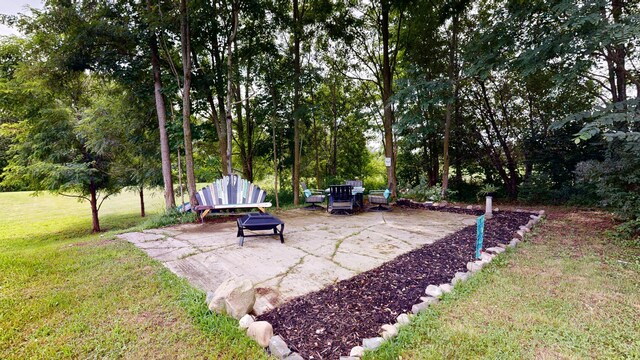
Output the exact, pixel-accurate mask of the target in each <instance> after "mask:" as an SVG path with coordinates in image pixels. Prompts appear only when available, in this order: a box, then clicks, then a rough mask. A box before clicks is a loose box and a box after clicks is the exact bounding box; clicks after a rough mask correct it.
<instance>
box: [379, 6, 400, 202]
mask: <svg viewBox="0 0 640 360" xmlns="http://www.w3.org/2000/svg"><path fill="white" fill-rule="evenodd" d="M389 11H390V5H389V0H382V22H381V26H382V29H381V30H382V82H383V89H382V103H383V105H384V119H383V127H384V140H385V141H384V156H385V157H386V158H389V159H391V164H390V166H388V167H387V184H388V185H387V186H388V187H389V188H390V189H391V192H392V195H393V196H397V189H396V188H397V184H396V156H395V151H394V139H393V123H394V122H395V118H394V114H393V109H392V108H391V95H392V94H393V89H392V83H393V72H392V71H391V63H390V62H389Z"/></svg>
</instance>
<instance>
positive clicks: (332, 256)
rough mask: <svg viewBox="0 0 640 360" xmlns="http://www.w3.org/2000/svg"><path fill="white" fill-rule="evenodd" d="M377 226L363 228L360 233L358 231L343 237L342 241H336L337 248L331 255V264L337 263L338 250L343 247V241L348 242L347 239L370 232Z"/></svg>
mask: <svg viewBox="0 0 640 360" xmlns="http://www.w3.org/2000/svg"><path fill="white" fill-rule="evenodd" d="M376 225H377V224H376ZM376 225H370V226H367V227H365V228H361V229H360V230H359V231H357V232H354V233H351V234H349V235H347V236H345V237H343V238H342V239H338V240H337V241H336V244H335V248H334V249H333V253H332V254H331V258H330V259H329V260H330V261H331V262H335V257H336V253H337V252H338V249H339V248H340V245H342V242H343V241H345V240H347V239H348V238H350V237H353V236H357V235H360V234H361V233H362V232H363V231H365V230H369V229H370V228H372V227H374V226H376Z"/></svg>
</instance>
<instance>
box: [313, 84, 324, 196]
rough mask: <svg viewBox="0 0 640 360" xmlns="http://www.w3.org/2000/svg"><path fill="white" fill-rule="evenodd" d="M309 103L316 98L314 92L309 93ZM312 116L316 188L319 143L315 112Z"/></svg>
mask: <svg viewBox="0 0 640 360" xmlns="http://www.w3.org/2000/svg"><path fill="white" fill-rule="evenodd" d="M311 103H313V104H315V103H316V99H315V96H314V93H313V92H312V93H311ZM311 117H312V118H313V147H314V153H315V165H316V188H317V189H320V188H321V187H322V186H321V185H320V144H318V124H317V122H316V114H315V112H313V113H312V114H311Z"/></svg>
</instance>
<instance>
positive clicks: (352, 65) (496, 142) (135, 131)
mask: <svg viewBox="0 0 640 360" xmlns="http://www.w3.org/2000/svg"><path fill="white" fill-rule="evenodd" d="M638 10H639V9H638V1H624V2H623V1H621V0H608V1H583V2H574V1H569V0H557V1H547V0H534V1H521V0H510V1H491V0H487V1H426V0H423V1H410V0H403V1H392V0H380V1H373V2H371V1H356V0H353V1H332V0H292V1H281V0H267V1H262V0H247V1H237V0H236V1H233V0H229V1H227V0H224V1H218V0H190V1H187V0H181V1H178V0H173V1H169V0H145V1H137V0H114V1H89V0H78V1H71V0H61V1H58V0H54V1H46V2H45V5H44V7H43V9H41V10H37V9H32V11H31V13H28V14H22V15H18V16H6V15H5V16H2V22H3V23H5V24H9V25H11V26H14V27H17V28H18V29H20V31H21V32H22V33H23V34H24V36H18V37H16V36H12V37H4V38H2V39H1V40H0V58H1V59H2V62H1V64H0V129H1V130H0V169H2V170H1V171H2V172H1V173H0V176H1V177H2V183H1V185H0V186H1V188H0V189H2V190H4V191H12V190H49V191H54V192H57V193H60V194H64V195H68V196H78V197H80V198H81V199H86V200H87V201H88V202H89V203H90V204H91V208H92V213H93V219H94V223H93V226H94V230H96V231H98V230H99V229H100V226H99V219H98V211H99V207H100V204H101V202H102V201H104V199H106V198H108V197H109V196H110V195H111V194H114V193H117V192H118V191H121V190H122V189H124V188H134V189H137V191H139V193H140V198H141V203H142V204H143V201H144V189H146V188H149V187H153V186H161V187H163V188H164V193H165V200H166V207H167V209H171V208H174V207H175V205H176V204H175V200H174V198H175V196H174V195H175V194H174V189H176V187H177V184H178V183H180V182H184V183H185V185H186V189H187V190H186V192H187V198H190V200H191V201H192V202H193V201H195V199H194V193H195V191H196V190H197V189H196V182H212V181H213V180H214V179H216V178H219V177H221V176H222V175H224V174H227V173H228V172H229V171H230V170H231V171H232V172H234V173H239V174H242V176H243V177H244V178H247V179H249V180H251V181H254V182H257V183H259V184H260V185H261V186H263V187H265V188H267V191H268V193H269V199H270V200H271V201H277V202H278V203H279V204H280V203H295V204H298V203H299V202H301V200H302V199H301V197H300V193H301V191H300V182H301V181H306V183H307V184H308V185H309V186H310V187H317V188H325V187H327V186H328V185H329V184H334V183H340V182H342V181H343V180H347V179H354V178H359V179H362V180H363V181H364V183H365V187H367V188H368V189H384V188H387V187H389V188H391V189H392V190H393V192H394V195H399V194H402V195H403V196H409V197H414V198H416V199H419V200H427V199H432V200H441V199H444V198H446V199H449V200H459V201H468V202H470V201H476V196H478V194H480V195H482V194H483V193H487V192H497V194H498V196H499V197H501V198H503V199H510V200H519V201H524V202H541V203H552V204H564V203H568V204H582V205H604V206H607V207H609V208H611V209H614V210H616V211H617V212H618V213H619V214H620V215H621V217H623V218H624V219H626V220H631V222H630V224H632V225H631V226H632V228H634V229H635V230H634V231H637V229H639V228H640V221H639V220H638V217H639V215H640V195H639V192H640V191H639V190H640V187H639V184H640V160H639V159H640V122H639V121H638V118H639V117H638V111H639V108H638V99H637V96H638V94H639V93H640V80H639V76H640V74H639V73H638V66H639V65H640V63H639V61H638V60H639V59H638V51H637V45H638V35H639V34H640V21H638V20H640V18H639V16H638V14H639V12H638ZM385 158H390V159H391V166H389V167H385ZM230 166H232V168H231V169H230ZM276 196H278V198H277V199H276ZM142 211H143V213H144V210H142Z"/></svg>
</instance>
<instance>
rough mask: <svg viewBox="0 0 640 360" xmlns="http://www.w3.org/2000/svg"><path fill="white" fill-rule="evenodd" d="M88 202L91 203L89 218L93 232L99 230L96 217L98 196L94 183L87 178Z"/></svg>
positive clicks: (98, 220) (98, 222) (98, 221)
mask: <svg viewBox="0 0 640 360" xmlns="http://www.w3.org/2000/svg"><path fill="white" fill-rule="evenodd" d="M89 195H90V198H89V203H90V204H91V220H92V223H93V232H94V233H95V232H100V231H101V230H100V219H99V218H98V196H97V190H96V185H95V183H94V182H93V180H89Z"/></svg>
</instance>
